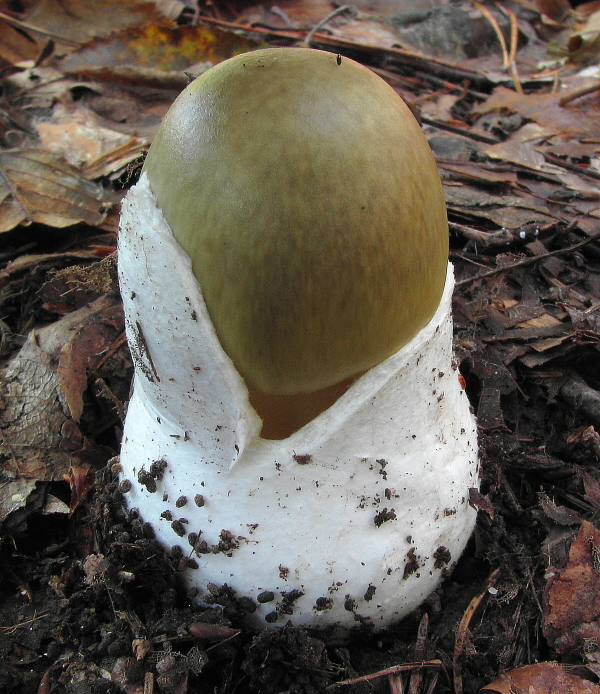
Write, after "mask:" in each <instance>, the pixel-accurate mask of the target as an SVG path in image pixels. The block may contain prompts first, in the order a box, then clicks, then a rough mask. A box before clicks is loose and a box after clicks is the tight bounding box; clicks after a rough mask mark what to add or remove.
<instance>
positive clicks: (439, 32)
mask: <svg viewBox="0 0 600 694" xmlns="http://www.w3.org/2000/svg"><path fill="white" fill-rule="evenodd" d="M591 5H592V6H593V3H591ZM116 9H117V5H116V4H115V3H114V2H112V0H95V1H94V2H90V3H86V6H85V7H83V5H82V4H80V3H73V2H66V3H65V2H60V3H59V2H54V0H38V1H37V2H36V1H32V2H30V3H22V4H21V3H12V2H6V3H1V4H0V22H1V23H0V37H2V41H0V46H1V48H0V70H1V72H0V79H2V85H3V92H2V100H1V101H0V113H1V115H2V118H1V119H0V191H1V192H0V197H1V199H2V205H0V230H1V231H2V232H3V233H2V236H1V237H0V243H1V245H0V261H1V262H2V263H3V265H2V268H0V302H1V305H2V313H1V314H0V357H1V358H2V359H3V371H2V378H1V381H0V427H1V428H2V444H1V447H0V454H1V455H2V470H1V472H0V521H1V525H0V563H1V566H2V571H1V572H0V689H1V690H2V691H3V692H6V693H7V694H12V693H13V692H19V694H21V693H24V694H28V693H29V692H32V693H33V692H37V693H42V694H43V693H44V692H50V691H57V692H66V693H68V694H88V692H94V693H95V692H132V693H134V692H135V693H137V692H142V691H143V692H165V693H169V692H177V693H179V692H181V693H182V694H183V693H185V692H190V693H192V694H193V693H194V692H204V691H218V692H221V693H222V694H230V693H233V692H246V691H248V692H251V691H258V692H264V693H265V694H269V693H270V692H273V693H275V692H298V693H300V692H307V693H309V692H310V693H311V694H312V693H313V692H325V691H336V690H337V688H338V687H339V690H340V691H348V692H363V691H369V692H373V691H374V692H379V691H382V692H383V691H390V690H391V691H392V692H400V691H409V692H411V694H418V693H419V692H430V693H438V694H442V693H446V692H456V693H457V694H459V693H460V692H469V693H471V692H472V693H474V692H478V691H490V692H506V691H511V692H521V691H523V692H525V691H527V692H540V693H541V692H554V691H556V692H558V691H567V690H570V691H577V692H586V693H587V692H595V691H598V688H599V686H598V678H599V677H600V642H599V640H598V639H599V637H598V621H599V620H600V614H599V608H598V605H597V602H598V600H597V594H598V590H597V588H598V586H597V583H598V575H600V568H599V567H600V559H599V557H600V550H599V547H600V540H599V536H598V533H599V532H600V531H599V530H598V529H597V528H596V526H597V525H598V522H599V521H598V514H599V513H600V510H599V509H600V473H599V471H598V470H599V463H600V433H599V429H600V369H599V368H598V363H599V355H598V352H599V344H600V340H599V327H600V317H599V316H600V236H599V233H600V221H599V220H600V156H599V151H600V133H599V132H598V123H600V118H599V117H598V116H599V113H598V111H599V105H598V92H599V88H598V83H599V79H600V75H599V74H598V72H597V70H596V71H594V65H596V64H597V62H598V45H597V25H596V23H597V14H595V10H594V9H593V7H592V8H591V9H587V8H585V7H584V8H582V9H580V8H577V9H576V10H573V9H571V7H570V6H569V5H568V4H567V3H566V0H561V1H560V2H549V1H546V0H537V1H533V0H520V1H519V2H505V3H502V4H498V3H494V4H490V5H488V4H480V3H455V4H453V5H451V6H448V5H444V4H435V5H433V6H432V5H431V3H422V2H418V1H416V0H411V2H408V1H407V2H404V1H402V2H401V1H399V0H398V1H397V2H394V3H390V2H387V1H386V0H378V1H376V2H373V3H370V4H369V6H368V7H367V6H366V5H364V6H363V5H362V4H361V5H359V6H357V7H353V8H351V9H350V10H347V9H345V8H340V9H339V11H334V12H332V6H331V5H330V4H329V3H328V2H326V0H319V1H312V2H304V1H303V0H286V1H285V2H284V3H282V4H281V5H278V6H277V7H275V6H272V7H267V6H264V5H255V6H253V5H251V4H245V5H243V6H242V5H239V4H238V5H236V4H235V3H234V4H227V5H225V4H220V3H207V4H206V5H205V6H203V7H202V8H200V9H199V8H198V7H197V6H195V5H194V3H190V4H189V5H187V4H186V3H184V2H175V1H172V2H164V1H163V2H161V3H150V2H146V3H131V2H125V3H123V2H119V3H118V11H116ZM161 10H162V11H164V12H165V14H163V15H161V14H160V12H161ZM442 39H443V40H442ZM262 45H273V46H279V45H310V46H312V47H315V48H321V49H325V50H329V51H332V52H334V53H338V54H340V55H341V56H342V57H343V56H346V55H347V56H351V57H353V58H355V59H358V60H360V61H361V62H364V63H365V64H367V65H369V66H370V67H371V68H372V69H374V70H376V71H377V72H378V74H380V75H381V76H382V77H384V79H387V80H388V82H389V83H390V84H391V85H392V86H393V88H394V89H396V90H397V91H398V93H399V94H400V95H401V96H402V97H403V98H405V100H406V101H407V102H408V103H409V105H411V107H412V108H413V111H414V112H415V114H416V116H417V117H418V118H420V120H421V122H422V124H423V127H424V130H425V133H426V135H427V137H428V139H429V141H430V144H431V146H432V149H433V151H434V153H435V155H436V158H437V161H438V164H439V167H440V171H441V174H442V178H443V183H444V189H445V193H446V200H447V204H448V210H449V220H450V240H451V259H452V261H453V263H454V265H455V269H456V276H457V288H456V293H455V299H454V319H455V346H456V358H457V362H458V363H459V365H460V370H461V377H462V378H463V380H464V383H465V387H466V389H467V393H468V395H469V397H470V399H471V402H472V404H473V407H474V409H475V411H476V413H477V416H478V422H479V432H480V445H481V458H482V466H483V479H482V485H481V489H480V490H473V491H472V494H471V503H472V505H473V506H474V507H475V508H476V509H477V510H478V511H479V514H478V523H477V528H476V531H475V534H474V536H473V539H472V541H471V543H470V545H469V547H468V549H467V551H466V552H465V555H464V556H463V557H462V558H461V560H460V561H459V562H458V565H457V567H456V568H455V570H454V571H453V573H452V574H451V575H450V576H449V578H448V579H447V580H446V581H445V583H444V584H443V585H442V586H441V587H440V588H439V589H438V590H437V591H436V592H435V593H434V594H433V595H431V596H429V597H428V599H427V600H426V602H425V603H424V605H423V606H422V607H421V608H420V609H419V610H417V611H416V612H415V613H413V614H412V615H410V616H409V617H408V618H407V619H405V620H403V621H402V622H401V623H399V624H398V625H396V626H395V627H393V628H391V629H388V630H387V631H386V632H383V633H380V634H374V633H372V632H371V631H370V630H369V629H368V626H365V625H363V626H362V627H357V629H356V630H355V631H354V632H353V633H351V634H346V635H340V634H337V633H319V632H312V633H308V632H307V631H306V630H303V629H299V628H297V627H295V626H294V625H293V624H292V623H290V624H289V625H288V626H286V627H285V628H283V629H282V630H279V631H276V632H273V633H271V632H262V633H259V634H254V633H250V632H247V631H246V630H245V629H244V628H243V619H244V615H245V614H246V613H247V611H248V610H251V609H252V604H251V602H250V601H249V600H248V598H246V597H244V596H240V595H236V594H235V592H234V591H232V590H231V589H227V588H226V587H221V588H218V587H217V586H215V587H214V591H213V592H211V595H210V596H208V600H207V602H209V603H210V606H208V607H206V606H205V607H201V606H198V605H197V604H196V603H195V602H194V601H193V600H192V599H190V596H187V595H186V594H185V591H184V590H183V588H182V587H181V585H180V583H179V581H178V573H179V572H180V571H182V570H183V569H184V568H185V567H186V566H187V565H188V562H189V561H190V557H188V556H187V555H186V553H185V552H184V551H183V550H182V549H181V548H179V547H173V548H171V549H165V548H162V547H160V546H159V545H157V543H156V542H155V541H154V539H153V536H152V530H151V528H150V527H149V526H148V525H147V524H145V523H144V521H143V520H142V519H141V518H140V517H139V515H138V514H137V513H136V512H135V510H130V511H127V510H126V509H125V507H124V506H123V496H122V495H123V492H124V491H126V489H124V488H123V485H124V484H125V482H122V481H119V478H118V472H119V463H118V457H117V456H118V449H119V441H120V436H121V431H122V422H123V418H124V414H125V411H126V404H127V399H128V395H129V388H130V382H131V376H132V366H131V360H130V357H129V353H128V350H127V345H126V342H125V339H124V334H123V317H122V310H121V306H120V299H119V296H118V287H117V286H116V282H115V272H114V256H113V252H114V249H115V230H116V223H117V215H118V201H119V199H120V197H121V195H122V193H123V190H125V189H126V188H127V187H128V186H129V185H131V183H132V182H133V181H134V180H135V178H136V175H137V171H139V164H140V162H141V160H142V158H143V154H144V151H145V149H147V147H148V146H149V144H150V142H151V139H152V137H153V134H154V133H155V131H156V129H157V127H158V124H159V123H160V120H161V118H162V117H163V115H164V113H165V112H166V110H167V108H168V106H169V105H170V103H171V102H172V101H173V99H174V98H175V96H176V95H177V93H178V92H179V91H180V90H181V89H183V88H184V87H185V84H186V83H187V81H188V79H190V78H189V77H188V75H187V74H186V73H188V72H189V73H192V75H194V74H199V73H200V72H202V71H204V70H205V69H207V68H208V67H209V66H210V65H211V64H212V63H214V62H216V61H219V60H221V59H224V58H226V57H228V56H229V55H233V54H235V53H236V52H239V51H243V50H251V49H252V48H254V47H258V46H262ZM599 527H600V526H599Z"/></svg>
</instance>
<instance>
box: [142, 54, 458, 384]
mask: <svg viewBox="0 0 600 694" xmlns="http://www.w3.org/2000/svg"><path fill="white" fill-rule="evenodd" d="M145 170H146V171H147V173H148V177H149V181H150V185H151V187H152V190H153V192H154V194H155V196H156V198H157V200H158V204H159V205H160V207H161V208H162V210H163V212H164V214H165V216H166V219H167V221H168V222H169V225H170V226H171V228H172V230H173V233H174V235H175V237H176V239H177V240H178V241H179V243H180V244H181V246H182V247H183V248H184V249H185V250H186V252H187V253H188V254H189V256H190V257H191V259H192V266H193V270H194V273H195V275H196V277H197V279H198V281H199V283H200V286H201V289H202V293H203V296H204V300H205V302H206V305H207V308H208V311H209V314H210V317H211V320H212V322H213V324H214V326H215V329H216V332H217V335H218V337H219V340H220V341H221V344H222V346H223V348H224V350H225V351H226V352H227V354H228V355H229V356H230V358H231V359H232V360H233V362H234V364H235V366H236V368H237V369H238V371H239V372H240V373H241V374H242V375H243V376H244V378H245V379H246V381H247V382H248V383H250V384H251V385H252V386H254V387H256V388H258V389H259V390H261V391H263V392H265V393H280V394H284V393H297V392H312V391H314V390H318V389H321V388H326V387H328V386H330V385H332V384H335V383H337V382H339V381H341V380H342V379H344V378H347V377H349V376H352V375H354V374H356V373H359V372H362V371H364V370H366V369H368V368H370V367H372V366H374V365H376V364H378V363H379V362H381V361H382V360H383V359H385V358H386V357H388V356H390V355H391V354H393V353H394V352H396V351H397V350H398V349H399V348H400V347H401V346H403V345H404V344H406V343H407V342H408V341H409V340H410V339H411V338H412V337H413V336H414V335H415V334H416V333H417V332H418V331H419V330H420V329H421V328H422V327H424V326H425V325H426V324H427V323H428V321H429V320H430V318H431V317H432V316H433V314H434V312H435V310H436V308H437V306H438V304H439V301H440V297H441V295H442V291H443V287H444V282H445V274H446V264H447V255H448V232H447V221H446V208H445V204H444V196H443V191H442V186H441V183H440V179H439V175H438V171H437V168H436V165H435V161H434V159H433V155H432V154H431V151H430V149H429V146H428V144H427V141H426V138H425V137H424V135H423V133H422V131H421V129H420V127H419V125H418V124H417V122H416V121H415V119H414V117H413V116H412V114H411V112H410V110H409V109H408V107H407V106H406V105H405V104H404V102H403V101H402V99H401V98H400V97H399V96H398V95H397V94H396V93H395V92H394V90H393V89H392V88H391V87H390V86H389V85H387V84H386V83H385V82H384V81H383V80H382V79H381V78H379V77H378V76H377V75H375V74H374V73H373V72H372V71H370V70H369V69H367V68H365V67H363V66H361V65H359V64H358V63H356V62H354V61H352V60H349V59H347V58H341V63H339V61H338V57H337V56H336V55H334V54H331V53H325V52H322V51H316V50H311V49H305V48H282V49H266V50H259V51H255V52H252V53H247V54H244V55H240V56H237V57H235V58H232V59H230V60H228V61H225V62H223V63H220V64H219V65H217V66H216V67H214V68H212V69H211V70H209V71H208V72H206V73H204V74H203V75H202V76H200V77H199V78H198V79H196V80H195V81H194V82H193V83H192V84H191V85H190V86H189V87H188V88H187V89H186V90H185V91H184V92H183V93H182V94H181V95H180V96H179V97H178V99H177V100H176V101H175V103H174V104H173V106H172V107H171V109H170V110H169V112H168V113H167V116H166V117H165V120H164V122H163V124H162V126H161V128H160V130H159V132H158V134H157V136H156V138H155V140H154V142H153V144H152V147H151V148H150V151H149V153H148V157H147V159H146V163H145ZM174 281H176V278H174Z"/></svg>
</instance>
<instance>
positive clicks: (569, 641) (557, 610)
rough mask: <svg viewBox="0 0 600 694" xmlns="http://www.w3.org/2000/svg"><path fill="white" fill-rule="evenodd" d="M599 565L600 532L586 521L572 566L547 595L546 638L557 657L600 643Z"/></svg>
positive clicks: (554, 580)
mask: <svg viewBox="0 0 600 694" xmlns="http://www.w3.org/2000/svg"><path fill="white" fill-rule="evenodd" d="M599 561H600V531H598V530H596V529H595V528H594V526H593V525H592V524H591V523H589V522H588V521H584V522H583V523H582V524H581V528H580V530H579V533H578V535H577V537H576V538H575V541H574V542H573V544H572V545H571V550H570V552H569V563H568V564H567V566H566V567H565V568H564V569H561V570H558V571H556V572H555V573H554V575H552V576H551V577H550V578H549V579H548V582H547V583H546V589H545V591H544V636H545V637H546V639H547V641H548V643H549V644H550V645H551V646H552V647H553V648H554V650H555V651H556V652H557V653H561V654H562V653H567V652H570V651H574V650H577V649H580V648H582V647H583V645H584V643H585V642H586V641H588V640H590V639H595V640H596V641H600V622H599V619H600V570H599ZM563 691H564V690H563ZM599 691H600V689H599Z"/></svg>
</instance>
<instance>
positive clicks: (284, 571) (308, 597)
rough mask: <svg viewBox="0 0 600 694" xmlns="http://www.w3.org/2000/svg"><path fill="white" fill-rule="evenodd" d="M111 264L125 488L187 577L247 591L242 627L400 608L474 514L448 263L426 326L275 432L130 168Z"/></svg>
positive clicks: (373, 616)
mask: <svg viewBox="0 0 600 694" xmlns="http://www.w3.org/2000/svg"><path fill="white" fill-rule="evenodd" d="M119 273H120V282H121V289H122V295H123V301H124V306H125V315H126V324H127V335H128V339H129V344H130V346H131V349H132V353H133V358H134V363H135V387H134V392H133V397H132V399H131V402H130V404H129V409H128V413H127V421H126V424H125V431H124V436H123V447H122V452H121V463H122V466H123V479H127V480H129V481H130V482H131V483H132V488H131V491H130V492H129V493H128V494H127V500H128V503H129V505H130V506H131V507H135V508H137V509H139V512H140V514H141V516H142V517H143V518H144V520H146V521H148V522H150V523H151V524H152V526H153V528H154V531H155V533H156V536H157V538H158V539H159V540H160V541H161V542H163V543H164V544H165V545H167V546H173V545H179V546H180V547H181V549H182V551H183V554H184V556H187V557H191V558H193V559H194V560H195V563H196V564H197V568H193V569H187V570H186V571H185V573H184V577H185V581H186V583H187V585H188V587H190V588H193V587H197V588H198V589H199V595H198V597H199V599H200V600H202V598H203V596H206V595H207V594H208V593H209V589H208V588H207V586H208V585H209V584H214V585H217V586H222V585H224V584H227V586H229V587H231V588H232V589H234V590H235V591H237V595H238V596H239V597H249V598H251V599H252V600H253V601H254V603H255V604H256V610H255V611H254V612H253V613H250V614H249V615H248V620H249V622H251V623H253V624H254V625H259V626H260V625H263V626H267V625H271V626H273V625H282V624H285V623H286V622H287V621H288V620H291V621H292V623H293V624H295V625H307V626H318V627H320V626H323V627H325V626H329V625H339V626H345V627H351V626H353V625H355V624H358V623H360V622H361V621H363V620H367V621H369V622H372V623H373V624H374V626H375V627H376V628H378V627H382V626H384V625H386V624H388V623H390V622H392V621H394V620H397V619H399V618H400V617H402V616H403V615H405V614H407V613H408V612H409V611H411V610H412V609H414V608H415V607H417V606H418V605H419V603H421V602H422V601H423V599H425V598H426V597H427V595H428V594H429V593H431V592H432V591H433V590H434V589H435V588H436V586H437V585H438V584H439V582H440V580H441V579H442V578H443V577H444V576H445V575H446V574H447V572H448V571H449V570H450V569H451V568H452V566H453V564H454V563H455V562H456V560H457V559H458V558H459V555H460V554H461V552H462V551H463V549H464V547H465V544H466V542H467V540H468V538H469V536H470V533H471V531H472V529H473V526H474V523H475V511H474V510H473V509H472V508H471V507H470V506H469V503H468V498H469V488H471V487H476V486H477V484H478V466H477V451H476V427H475V422H474V418H473V416H472V414H471V413H470V409H469V404H468V401H467V397H466V395H465V393H464V390H463V389H462V388H461V385H460V383H459V379H458V372H457V371H456V369H455V368H454V366H453V364H452V321H451V313H450V302H451V294H452V287H453V273H452V267H451V266H449V269H448V274H447V279H446V286H445V289H444V293H443V297H442V300H441V303H440V306H439V308H438V310H437V312H436V313H435V315H434V317H433V319H432V320H431V321H430V322H429V324H428V325H427V326H426V327H425V328H423V329H422V330H421V331H420V332H418V334H417V335H416V336H415V337H414V338H413V339H412V340H411V341H410V342H409V343H408V344H407V345H405V346H404V347H402V348H401V349H400V350H399V351H398V352H397V353H395V354H393V355H392V356H391V357H389V358H387V359H386V360H385V361H383V362H382V363H381V364H379V365H378V366H375V367H373V368H372V369H370V370H369V371H367V373H365V374H364V375H363V376H362V377H361V378H360V379H359V380H357V381H356V382H355V383H354V385H353V386H352V387H351V388H350V389H349V390H348V391H347V392H346V393H345V394H344V395H342V397H341V398H340V399H339V400H338V401H337V402H336V403H335V404H334V405H333V406H332V407H330V408H329V409H328V410H326V411H324V412H323V413H321V414H320V415H319V416H318V417H317V418H316V419H314V420H313V421H311V422H310V423H309V424H307V425H305V426H304V427H303V428H301V429H300V430H299V431H297V432H296V433H294V434H293V435H291V436H290V437H289V438H287V439H284V440H265V439H262V438H261V437H260V429H261V422H260V419H259V418H258V416H257V415H256V413H255V412H254V410H253V409H252V407H251V406H250V404H249V401H248V393H247V390H246V386H245V384H244V381H243V379H242V377H241V376H240V375H239V374H238V372H237V371H236V369H235V367H234V365H233V363H232V362H231V360H230V359H229V357H228V356H227V355H226V354H225V352H224V351H223V349H222V347H221V345H220V343H219V340H218V339H217V336H216V334H215V331H214V328H213V325H212V323H211V321H210V319H209V317H208V313H207V310H206V306H205V303H204V301H203V297H202V293H201V290H200V287H199V285H198V282H197V280H196V279H195V277H194V275H193V273H192V270H191V263H190V259H189V258H188V256H187V255H186V253H185V252H184V251H183V250H182V249H181V247H180V246H179V244H178V243H177V242H176V241H175V240H174V238H173V235H172V233H171V230H170V227H169V225H168V224H167V222H166V221H165V219H164V217H163V215H162V212H161V210H160V209H158V207H157V205H156V200H155V198H154V196H153V194H152V191H151V190H150V187H149V184H148V181H147V176H146V175H145V174H144V175H143V176H142V179H141V180H140V182H139V183H138V184H137V185H136V186H135V187H134V188H133V189H132V190H131V191H130V192H129V194H128V195H127V198H126V200H125V202H124V205H123V213H122V220H121V231H120V237H119ZM157 470H160V471H162V472H161V473H159V474H157ZM140 472H141V474H140ZM148 479H150V480H151V482H150V484H148ZM140 480H141V482H140ZM149 489H151V490H152V489H156V490H155V491H149ZM190 543H191V544H190ZM192 545H194V546H192ZM211 588H213V586H211ZM213 592H214V588H213ZM265 601H266V602H265Z"/></svg>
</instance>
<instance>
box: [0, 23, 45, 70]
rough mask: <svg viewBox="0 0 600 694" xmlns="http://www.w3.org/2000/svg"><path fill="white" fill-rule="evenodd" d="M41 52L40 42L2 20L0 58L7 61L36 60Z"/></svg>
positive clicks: (13, 62) (0, 26) (0, 27)
mask: <svg viewBox="0 0 600 694" xmlns="http://www.w3.org/2000/svg"><path fill="white" fill-rule="evenodd" d="M39 52H40V48H39V46H38V44H37V43H36V42H35V41H33V40H32V39H30V38H29V37H28V36H27V34H25V32H23V31H19V30H17V29H15V27H12V26H11V25H10V24H7V23H6V22H3V21H1V20H0V58H2V59H4V60H5V61H6V62H7V63H12V64H13V65H14V64H15V63H20V62H21V61H23V60H35V58H37V56H38V54H39Z"/></svg>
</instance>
